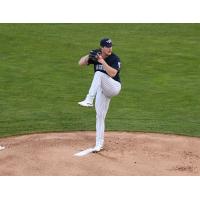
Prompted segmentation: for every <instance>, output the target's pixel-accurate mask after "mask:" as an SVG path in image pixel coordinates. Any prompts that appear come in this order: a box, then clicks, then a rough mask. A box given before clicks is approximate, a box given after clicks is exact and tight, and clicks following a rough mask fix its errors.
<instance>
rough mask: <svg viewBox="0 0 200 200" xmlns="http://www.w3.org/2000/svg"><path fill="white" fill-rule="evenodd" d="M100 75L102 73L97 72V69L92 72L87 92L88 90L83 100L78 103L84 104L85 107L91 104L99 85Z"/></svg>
mask: <svg viewBox="0 0 200 200" xmlns="http://www.w3.org/2000/svg"><path fill="white" fill-rule="evenodd" d="M101 75H102V73H101V72H98V71H97V72H96V73H95V74H94V77H93V80H92V83H91V86H90V89H89V92H88V94H87V96H86V98H85V100H84V101H81V102H79V103H78V104H79V105H81V106H86V107H92V106H93V101H94V98H95V96H96V94H97V90H98V88H99V87H100V85H101Z"/></svg>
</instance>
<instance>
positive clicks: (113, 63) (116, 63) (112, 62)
mask: <svg viewBox="0 0 200 200" xmlns="http://www.w3.org/2000/svg"><path fill="white" fill-rule="evenodd" d="M105 61H106V63H107V64H108V65H109V66H110V67H112V68H114V69H116V70H117V74H116V75H115V77H112V78H113V79H114V80H116V81H118V82H121V81H120V77H119V72H120V59H119V57H118V56H117V55H115V54H114V53H112V54H111V55H110V56H108V57H107V58H105ZM88 64H94V72H96V71H100V72H103V73H105V74H107V72H106V70H105V69H104V67H103V65H102V64H101V63H99V62H94V61H92V60H88Z"/></svg>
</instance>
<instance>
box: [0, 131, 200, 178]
mask: <svg viewBox="0 0 200 200" xmlns="http://www.w3.org/2000/svg"><path fill="white" fill-rule="evenodd" d="M0 144H1V145H4V146H5V147H6V149H5V150H2V151H0V163H1V164H0V175H68V176H71V175H76V176H78V175H90V176H91V175H97V176H100V175H102V176H103V175H108V176H109V175H116V176H117V175H200V138H193V137H184V136H175V135H163V134H153V133H126V132H120V133H119V132H117V133H116V132H107V133H106V134H105V148H104V150H103V151H101V152H100V153H97V154H94V153H91V154H88V155H86V156H84V157H76V156H74V154H75V153H77V152H79V151H81V150H84V149H87V148H89V147H93V146H94V144H95V133H94V132H73V133H49V134H33V135H24V136H17V137H9V138H1V139H0Z"/></svg>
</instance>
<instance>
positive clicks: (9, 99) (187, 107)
mask: <svg viewBox="0 0 200 200" xmlns="http://www.w3.org/2000/svg"><path fill="white" fill-rule="evenodd" d="M199 35H200V24H0V136H9V135H16V134H24V133H32V132H50V131H73V130H95V111H94V109H87V108H82V107H79V106H78V104H77V102H78V101H80V100H82V99H83V98H84V97H85V95H86V93H87V91H88V89H89V86H90V83H91V80H92V76H93V67H92V66H91V67H87V68H84V69H82V68H80V67H79V66H78V64H77V63H78V60H79V58H80V57H81V56H83V55H85V54H87V53H88V52H89V50H91V49H93V48H97V47H98V46H99V40H100V39H101V38H102V37H105V36H108V37H111V38H112V40H113V43H114V47H113V51H114V52H115V53H116V54H118V55H119V56H120V58H121V61H122V71H121V79H122V91H121V93H120V95H119V96H118V97H114V98H113V99H112V101H111V105H110V109H109V112H108V115H107V120H106V127H107V130H117V131H144V132H147V131H149V132H163V133H176V134H185V135H191V136H200V92H199V91H200V57H199V55H200V38H199Z"/></svg>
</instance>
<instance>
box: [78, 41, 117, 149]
mask: <svg viewBox="0 0 200 200" xmlns="http://www.w3.org/2000/svg"><path fill="white" fill-rule="evenodd" d="M90 64H93V65H94V77H93V81H92V84H91V87H90V89H89V92H88V94H87V96H86V98H85V100H84V101H81V102H79V103H78V104H79V105H81V106H85V107H92V106H93V101H94V99H95V110H96V145H95V147H94V151H93V152H99V151H100V150H102V149H103V146H104V131H105V118H106V114H107V111H108V108H109V103H110V100H111V98H112V97H113V96H116V95H118V94H119V92H120V90H121V81H120V76H119V73H120V59H119V57H118V56H117V55H116V54H114V53H113V52H112V41H111V39H109V38H103V39H102V40H101V41H100V48H99V49H95V50H92V51H90V53H89V54H88V55H86V56H83V57H82V58H81V59H80V61H79V65H80V66H84V65H90Z"/></svg>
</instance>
